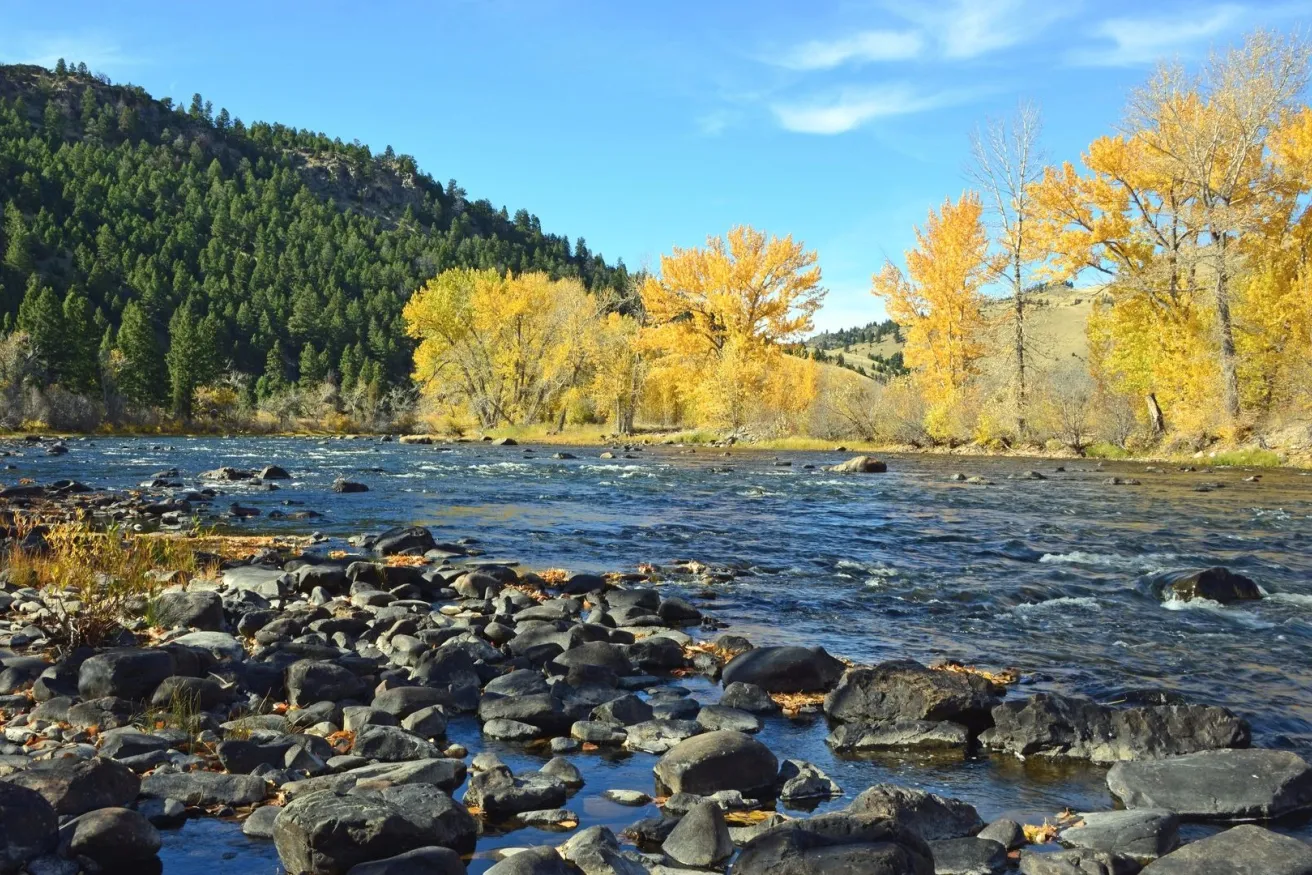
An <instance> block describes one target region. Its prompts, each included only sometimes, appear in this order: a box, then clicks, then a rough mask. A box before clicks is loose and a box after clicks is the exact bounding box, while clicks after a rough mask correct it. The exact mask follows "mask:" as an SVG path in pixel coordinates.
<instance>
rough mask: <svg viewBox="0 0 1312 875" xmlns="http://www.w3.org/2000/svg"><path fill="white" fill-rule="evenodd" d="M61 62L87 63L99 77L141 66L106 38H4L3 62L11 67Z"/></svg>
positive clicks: (0, 55) (0, 53)
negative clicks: (100, 73)
mask: <svg viewBox="0 0 1312 875" xmlns="http://www.w3.org/2000/svg"><path fill="white" fill-rule="evenodd" d="M60 58H63V59H64V60H65V61H67V62H68V63H70V64H77V63H84V64H86V65H87V66H88V67H90V68H91V70H92V72H97V73H99V72H104V73H113V72H115V71H117V70H121V69H123V68H124V67H130V66H134V65H136V64H139V63H140V59H139V58H134V57H132V56H131V55H129V54H127V53H126V52H125V51H124V50H123V48H122V46H120V45H119V44H118V42H117V41H115V40H113V39H110V38H109V37H107V36H104V35H102V34H54V35H34V34H28V35H24V36H21V37H17V38H14V37H12V36H10V37H0V59H3V60H4V61H5V62H7V63H11V64H38V65H40V66H42V67H53V66H55V63H56V62H57V61H58V60H59V59H60Z"/></svg>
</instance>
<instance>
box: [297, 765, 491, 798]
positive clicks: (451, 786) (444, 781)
mask: <svg viewBox="0 0 1312 875" xmlns="http://www.w3.org/2000/svg"><path fill="white" fill-rule="evenodd" d="M464 782H465V764H464V763H462V762H461V761H460V760H455V759H430V760H416V761H414V762H409V763H373V764H370V765H367V766H360V767H358V768H354V769H350V770H349V771H345V772H340V773H338V774H335V775H320V776H318V777H315V778H306V779H305V780H303V781H292V782H291V783H289V784H284V785H283V787H282V791H283V793H285V794H286V795H287V796H288V798H293V799H294V798H296V797H298V796H304V795H305V794H307V793H315V792H318V791H320V790H333V791H335V792H338V793H346V792H349V791H351V790H352V789H354V788H355V787H356V786H358V785H361V784H365V785H373V784H382V783H386V784H390V785H393V786H402V785H406V784H433V785H434V786H436V787H439V788H441V789H442V790H443V791H445V792H447V793H451V792H453V791H454V790H455V789H456V788H457V787H459V786H460V785H461V784H463V783H464Z"/></svg>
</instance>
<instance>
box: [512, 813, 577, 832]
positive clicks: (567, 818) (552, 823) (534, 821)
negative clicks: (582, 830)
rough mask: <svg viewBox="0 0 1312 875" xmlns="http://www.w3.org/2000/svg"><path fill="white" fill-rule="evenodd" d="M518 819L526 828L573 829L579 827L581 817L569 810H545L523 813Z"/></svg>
mask: <svg viewBox="0 0 1312 875" xmlns="http://www.w3.org/2000/svg"><path fill="white" fill-rule="evenodd" d="M516 818H517V819H518V820H519V822H520V823H522V824H524V826H531V827H534V828H536V829H573V828H574V827H576V826H578V825H579V816H578V815H577V814H575V813H574V812H573V811H570V810H569V809H568V808H545V809H542V810H540V811H521V812H520V813H519V814H517V815H516Z"/></svg>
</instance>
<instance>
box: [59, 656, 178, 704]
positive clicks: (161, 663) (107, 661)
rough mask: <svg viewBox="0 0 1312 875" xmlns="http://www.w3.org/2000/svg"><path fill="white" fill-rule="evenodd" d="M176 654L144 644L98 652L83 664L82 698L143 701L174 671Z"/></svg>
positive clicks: (79, 684)
mask: <svg viewBox="0 0 1312 875" xmlns="http://www.w3.org/2000/svg"><path fill="white" fill-rule="evenodd" d="M174 670H175V666H174V663H173V654H171V653H169V652H168V651H167V650H154V649H148V648H145V647H120V648H117V649H114V650H106V651H104V652H102V653H97V654H96V655H95V656H92V657H91V658H89V659H88V660H87V661H86V662H84V663H82V667H81V668H79V669H78V673H77V691H78V693H80V694H81V696H82V698H83V699H99V698H102V697H105V696H116V697H118V698H120V699H132V700H134V701H143V700H145V699H149V698H150V694H151V693H153V692H155V688H156V687H158V686H159V685H160V682H161V681H163V680H164V679H165V678H166V677H169V676H170V675H172V674H173V672H174Z"/></svg>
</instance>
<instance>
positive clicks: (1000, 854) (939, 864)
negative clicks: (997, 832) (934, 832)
mask: <svg viewBox="0 0 1312 875" xmlns="http://www.w3.org/2000/svg"><path fill="white" fill-rule="evenodd" d="M929 849H930V850H931V851H933V853H934V875H996V873H998V872H1002V871H1003V870H1005V869H1006V868H1007V849H1006V848H1004V847H1003V846H1002V845H1001V844H1000V843H998V842H995V841H993V840H992V839H981V838H975V837H974V836H968V837H966V838H960V839H944V840H943V841H940V842H930V843H929Z"/></svg>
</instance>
